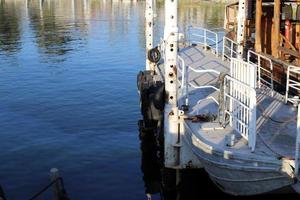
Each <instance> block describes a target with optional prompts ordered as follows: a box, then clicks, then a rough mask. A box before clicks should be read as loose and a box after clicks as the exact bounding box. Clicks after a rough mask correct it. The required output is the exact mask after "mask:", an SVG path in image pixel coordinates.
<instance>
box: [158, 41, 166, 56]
mask: <svg viewBox="0 0 300 200" xmlns="http://www.w3.org/2000/svg"><path fill="white" fill-rule="evenodd" d="M158 48H159V52H160V54H161V57H162V58H163V59H165V41H164V39H163V38H160V41H159V44H158Z"/></svg>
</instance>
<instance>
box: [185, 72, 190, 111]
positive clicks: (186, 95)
mask: <svg viewBox="0 0 300 200" xmlns="http://www.w3.org/2000/svg"><path fill="white" fill-rule="evenodd" d="M185 70H186V72H185V74H186V75H185V105H186V107H188V106H189V71H188V70H189V66H186V67H185Z"/></svg>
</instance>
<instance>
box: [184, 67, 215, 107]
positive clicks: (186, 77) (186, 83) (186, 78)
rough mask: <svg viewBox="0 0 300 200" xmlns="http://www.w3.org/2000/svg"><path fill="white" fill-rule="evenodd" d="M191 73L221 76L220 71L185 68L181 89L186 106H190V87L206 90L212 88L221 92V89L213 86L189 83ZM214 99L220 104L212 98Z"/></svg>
mask: <svg viewBox="0 0 300 200" xmlns="http://www.w3.org/2000/svg"><path fill="white" fill-rule="evenodd" d="M190 71H193V72H195V73H199V74H204V73H214V74H217V75H218V76H219V75H220V72H219V71H216V70H213V69H195V68H193V67H191V66H185V68H184V69H182V72H183V73H182V80H181V88H182V91H183V92H182V96H183V97H184V99H185V105H186V106H188V102H189V100H188V94H189V87H192V88H194V89H205V88H212V89H214V90H216V91H220V89H219V88H217V87H215V86H213V85H201V86H200V85H199V86H198V85H195V84H193V83H190V82H189V73H190ZM210 98H212V99H213V100H214V101H215V102H216V103H217V104H219V102H218V100H216V99H215V98H214V97H212V96H211V97H210Z"/></svg>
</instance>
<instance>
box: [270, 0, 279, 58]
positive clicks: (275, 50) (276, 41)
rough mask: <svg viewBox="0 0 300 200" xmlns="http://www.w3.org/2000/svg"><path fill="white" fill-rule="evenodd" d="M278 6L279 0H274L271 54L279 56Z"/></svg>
mask: <svg viewBox="0 0 300 200" xmlns="http://www.w3.org/2000/svg"><path fill="white" fill-rule="evenodd" d="M280 7H281V0H274V37H273V41H272V55H273V56H274V57H275V58H279V51H278V47H279V41H280Z"/></svg>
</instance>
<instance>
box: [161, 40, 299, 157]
mask: <svg viewBox="0 0 300 200" xmlns="http://www.w3.org/2000/svg"><path fill="white" fill-rule="evenodd" d="M179 55H180V56H181V57H182V58H183V59H184V61H185V65H187V66H191V67H193V68H194V69H214V70H217V71H219V72H224V73H229V70H230V62H229V61H223V60H222V58H221V57H217V56H215V55H214V54H212V53H211V52H210V51H209V50H205V49H203V48H202V47H201V46H190V47H185V48H183V49H181V50H180V52H179ZM161 66H162V65H161ZM161 66H160V71H161V73H162V70H163V69H162V67H161ZM178 79H179V80H180V79H181V74H180V73H179V74H178ZM218 80H219V77H218V75H217V74H214V73H205V74H203V73H201V74H199V73H195V72H193V71H189V83H190V84H192V85H195V86H204V85H214V86H216V87H218V85H219V82H218ZM179 87H180V86H179ZM189 90H190V91H189V105H190V108H189V111H188V112H187V113H186V115H187V116H189V117H192V116H195V115H199V114H206V115H211V116H218V109H219V106H218V104H217V103H216V102H215V101H213V100H212V98H209V97H211V96H212V97H214V98H215V99H216V100H218V98H219V92H218V91H216V90H214V89H212V88H205V89H193V88H191V87H190V89H189ZM256 92H257V109H256V110H257V111H256V112H257V114H256V115H257V123H256V124H257V125H256V126H257V131H256V133H257V136H256V148H255V151H254V152H252V151H251V149H250V148H249V147H248V145H247V141H246V139H244V138H243V137H242V136H241V135H240V134H238V133H237V132H236V131H235V130H234V129H233V128H232V127H230V126H229V125H227V126H226V128H223V127H222V126H221V125H220V124H219V119H216V120H215V121H213V122H192V121H191V120H186V121H185V125H186V126H188V127H189V128H190V129H191V131H192V132H193V134H194V135H195V136H196V137H198V138H200V140H201V141H203V142H204V143H205V144H207V145H209V146H210V147H211V148H213V149H215V150H217V151H219V152H225V151H226V152H231V153H232V154H236V155H241V154H242V156H243V157H248V158H251V157H256V158H257V157H261V159H270V160H279V159H281V158H283V157H284V158H288V159H294V155H295V144H296V116H297V114H296V111H297V109H296V107H293V106H292V105H286V104H285V103H284V97H283V96H282V95H281V94H279V93H276V92H274V95H273V96H272V95H271V91H270V89H269V88H267V87H261V88H260V89H257V90H256ZM179 93H180V92H179ZM183 102H184V99H183V98H182V97H181V98H180V95H179V106H181V105H183ZM230 134H234V135H235V143H234V145H233V146H227V145H226V144H227V142H226V140H227V137H228V136H229V135H230ZM245 154H246V156H245Z"/></svg>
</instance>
